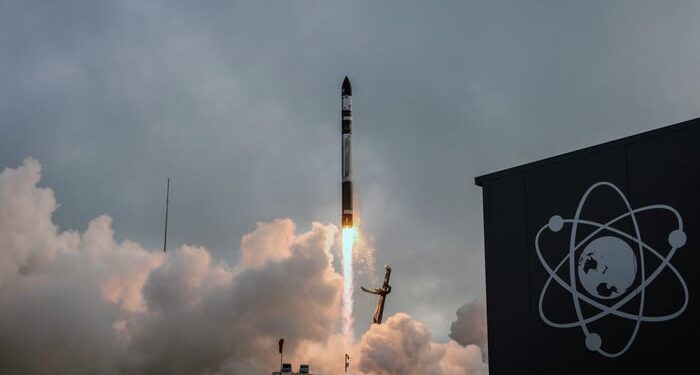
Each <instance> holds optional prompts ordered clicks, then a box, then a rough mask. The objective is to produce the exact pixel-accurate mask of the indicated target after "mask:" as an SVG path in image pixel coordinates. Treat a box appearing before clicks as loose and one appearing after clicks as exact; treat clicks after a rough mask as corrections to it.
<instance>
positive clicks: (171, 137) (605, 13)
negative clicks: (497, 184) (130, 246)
mask: <svg viewBox="0 0 700 375" xmlns="http://www.w3.org/2000/svg"><path fill="white" fill-rule="evenodd" d="M698 19H700V3H698V2H694V1H687V2H682V1H670V2H669V1H656V2H651V1H636V0H635V1H615V2H610V1H578V2H575V1H507V2H504V1H493V0H489V1H453V2H447V1H445V2H439V3H438V2H432V1H421V2H414V1H315V2H306V1H304V2H301V1H284V2H280V1H278V2H259V1H256V2H246V3H240V2H231V1H206V2H205V1H196V2H192V1H190V2H181V3H179V4H178V3H176V2H173V1H137V0H134V1H110V2H95V1H61V2H34V1H2V2H0V169H2V168H5V167H17V166H19V165H20V164H21V161H22V160H23V159H24V158H25V157H27V156H33V157H35V158H37V159H38V160H39V161H40V162H41V163H42V165H43V177H42V182H41V185H42V186H46V187H50V188H51V189H53V190H54V191H55V194H56V199H57V201H58V202H59V204H60V205H61V206H60V208H59V209H58V210H57V212H56V214H55V217H54V221H55V222H56V223H57V224H58V225H59V226H60V227H61V229H64V230H65V229H71V228H72V229H76V230H80V231H83V230H85V228H86V226H87V223H88V222H89V221H90V220H91V219H93V218H95V217H97V216H98V215H100V214H108V215H109V216H111V217H112V218H113V219H114V224H113V226H114V229H115V235H116V237H117V239H120V240H121V239H126V238H128V239H131V240H134V241H138V242H140V243H142V244H144V245H145V246H147V247H150V248H153V249H156V248H158V247H160V246H161V241H162V226H163V209H164V207H163V205H164V198H165V197H164V194H165V180H166V178H167V177H170V178H172V187H171V207H170V209H171V211H170V213H171V216H170V227H169V231H170V232H169V233H170V237H169V243H170V244H172V245H173V246H178V245H180V244H183V243H187V244H195V245H202V246H205V247H206V248H207V249H209V251H210V252H211V253H212V254H213V256H214V257H215V258H217V259H220V260H226V261H227V262H229V263H233V262H235V260H236V259H237V258H238V249H239V244H240V240H241V236H242V235H244V234H245V233H248V232H250V231H251V230H252V229H254V228H255V225H256V222H259V221H271V220H273V219H276V218H284V217H288V218H291V219H292V220H294V222H295V223H296V224H297V225H298V226H299V228H300V230H304V231H305V230H307V229H308V228H310V226H311V223H312V222H314V221H319V222H322V223H336V224H337V223H338V221H339V218H340V212H339V210H340V170H339V168H340V98H339V91H340V84H341V81H342V79H343V77H344V76H345V75H348V76H349V77H350V79H351V80H352V83H353V94H354V97H353V110H354V115H355V125H354V128H353V132H354V133H353V137H354V138H353V142H354V144H353V147H354V149H353V157H354V160H353V167H354V169H355V170H354V177H355V186H356V187H357V192H358V199H359V200H360V202H359V205H360V208H361V219H362V225H363V230H364V233H365V235H367V236H368V237H370V238H372V239H373V245H374V247H375V248H376V264H377V272H378V273H379V277H381V266H382V265H383V264H385V263H389V264H391V265H392V266H393V268H394V272H393V274H392V285H393V286H394V290H393V292H392V294H391V295H390V296H389V298H388V303H387V310H388V312H387V313H385V316H389V315H392V314H393V313H395V312H399V311H401V312H407V313H409V314H411V315H412V316H414V317H416V318H417V319H418V320H420V321H423V322H424V323H426V324H427V325H428V327H430V329H431V331H432V332H433V334H434V335H435V336H436V337H437V338H446V337H447V334H448V332H449V326H450V322H451V321H453V320H454V318H455V311H456V310H457V308H459V307H460V306H461V305H463V304H464V303H465V302H467V301H469V300H472V299H474V298H478V297H480V296H483V295H484V264H483V259H484V257H483V234H482V230H483V226H482V222H481V221H482V214H481V210H482V207H481V191H480V189H479V188H477V187H475V186H474V182H473V178H474V177H475V176H478V175H481V174H484V173H488V172H492V171H496V170H500V169H503V168H506V167H511V166H515V165H519V164H522V163H525V162H529V161H533V160H537V159H540V158H544V157H548V156H553V155H556V154H559V153H562V152H566V151H570V150H574V149H577V148H581V147H584V146H589V145H594V144H597V143H601V142H604V141H608V140H612V139H616V138H620V137H623V136H627V135H631V134H635V133H638V132H641V131H645V130H650V129H654V128H657V127H661V126H664V125H669V124H673V123H676V122H680V121H683V120H687V119H691V118H695V117H697V116H698V113H700V74H699V73H698V67H700V23H698V22H697V20H698ZM357 299H358V302H357V310H356V317H355V318H356V320H357V321H358V322H359V323H358V325H357V326H358V327H357V329H358V331H359V332H361V331H363V330H364V329H365V328H366V325H363V324H364V322H370V321H371V309H372V306H371V305H372V304H373V303H374V301H375V300H374V299H373V298H370V297H368V296H367V297H365V296H360V295H359V293H358V295H357Z"/></svg>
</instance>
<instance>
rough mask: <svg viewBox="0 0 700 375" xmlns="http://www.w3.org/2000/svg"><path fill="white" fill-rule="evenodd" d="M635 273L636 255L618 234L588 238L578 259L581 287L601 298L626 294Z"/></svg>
mask: <svg viewBox="0 0 700 375" xmlns="http://www.w3.org/2000/svg"><path fill="white" fill-rule="evenodd" d="M636 276H637V258H636V257H635V255H634V251H632V248H631V247H630V245H629V244H628V243H627V242H625V241H623V240H622V239H620V238H618V237H613V236H605V237H599V238H596V239H595V240H593V241H591V242H590V243H589V244H588V246H586V248H585V249H584V250H583V251H582V252H581V255H580V256H579V259H578V277H579V280H580V281H581V285H583V287H584V289H586V291H587V292H588V293H590V294H591V295H593V296H595V297H597V298H601V299H612V298H617V297H620V296H622V295H624V294H625V292H627V289H629V287H630V286H632V283H634V279H635V277H636Z"/></svg>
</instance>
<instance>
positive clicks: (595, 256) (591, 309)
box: [477, 120, 700, 375]
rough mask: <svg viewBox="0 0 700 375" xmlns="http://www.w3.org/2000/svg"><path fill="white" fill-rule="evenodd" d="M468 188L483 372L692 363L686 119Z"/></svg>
mask: <svg viewBox="0 0 700 375" xmlns="http://www.w3.org/2000/svg"><path fill="white" fill-rule="evenodd" d="M477 183H478V184H480V185H481V186H482V187H483V202H484V230H485V245H486V249H485V251H486V254H485V255H486V256H485V259H486V289H487V310H488V333H489V369H490V373H491V374H492V375H494V374H495V375H504V374H537V375H547V374H608V373H610V374H628V373H635V374H658V373H674V372H676V371H677V373H681V372H680V369H683V368H696V367H697V366H696V362H697V360H696V358H695V357H694V355H695V353H696V352H697V351H698V350H697V349H698V348H700V344H699V343H700V323H699V322H700V308H699V302H698V296H700V294H699V293H698V291H699V290H700V285H699V284H698V276H697V274H698V272H697V271H696V269H697V268H698V266H700V121H699V120H693V121H690V122H687V123H684V124H679V125H675V126H671V127H667V128H663V129H660V130H657V131H653V132H649V133H647V134H642V135H639V136H634V137H630V138H628V139H624V140H620V141H616V142H612V143H610V144H606V145H602V146H599V147H593V148H590V149H586V150H581V151H578V152H575V153H572V154H567V155H563V156H560V157H556V158H552V159H549V160H545V161H542V162H537V163H533V164H531V165H526V166H522V167H518V168H514V169H511V170H508V171H504V172H501V173H496V174H493V175H489V176H484V177H481V178H479V179H477ZM577 211H578V212H579V215H578V218H577V215H576V213H577ZM676 213H678V215H679V217H677V216H676ZM557 216H559V217H561V219H562V222H561V225H558V224H559V223H558V219H557V218H556V217H557ZM553 217H555V218H554V219H552V218H553ZM614 219H617V220H616V221H614ZM550 220H552V221H551V223H552V224H553V225H552V226H550V224H549V223H550ZM574 224H576V225H574ZM606 225H607V226H606ZM681 226H682V232H683V233H684V234H685V242H684V243H683V235H682V234H680V232H675V234H674V235H673V236H671V237H672V239H671V240H669V236H670V234H671V233H672V232H674V230H679V229H680V228H681ZM559 227H560V228H559ZM574 227H575V234H574V235H572V233H573V232H574ZM553 229H556V231H555V230H553ZM538 233H539V236H538ZM672 244H675V245H680V244H683V246H675V247H677V249H676V250H674V246H672ZM570 254H571V257H569V256H570ZM569 259H573V261H569ZM559 263H561V264H562V265H561V267H560V268H559V269H557V266H558V265H559ZM547 266H548V267H550V270H547V268H546V267H547ZM555 270H556V272H555ZM643 283H644V284H645V285H642V284H643ZM686 290H687V293H686ZM684 306H685V307H684ZM547 321H549V323H548V322H547ZM582 322H583V323H582ZM584 323H585V324H584ZM567 324H568V326H566V325H567ZM559 325H564V326H565V327H562V326H559ZM589 347H590V348H589ZM683 373H685V372H683Z"/></svg>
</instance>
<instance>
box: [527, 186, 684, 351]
mask: <svg viewBox="0 0 700 375" xmlns="http://www.w3.org/2000/svg"><path fill="white" fill-rule="evenodd" d="M596 189H611V190H612V191H614V192H615V193H616V194H617V195H619V197H620V199H621V200H622V201H623V202H624V204H625V207H626V208H627V212H625V213H623V214H621V215H620V216H617V217H615V218H613V219H612V220H610V221H608V222H607V223H597V222H594V221H589V220H584V219H582V218H581V211H582V210H583V208H584V206H585V205H586V201H587V200H588V198H589V196H590V195H591V193H592V192H593V191H595V190H596ZM659 210H662V211H667V212H670V213H672V214H673V215H674V217H675V219H676V224H677V225H676V226H675V228H676V229H674V230H672V231H671V232H670V233H669V235H668V246H670V250H669V251H668V252H667V253H666V255H665V256H664V255H661V254H660V253H659V252H658V251H657V250H655V249H654V248H653V247H652V246H650V245H649V244H647V243H645V242H644V240H643V239H642V234H641V232H640V228H639V224H638V221H637V216H638V215H640V214H642V213H644V214H649V213H653V212H655V211H659ZM622 220H631V222H632V226H633V228H634V231H633V232H632V233H626V232H624V231H622V230H620V229H617V228H615V227H613V225H615V224H616V223H620V222H621V221H622ZM568 226H570V227H571V234H570V237H569V249H568V254H567V255H566V256H565V257H564V259H562V260H561V261H560V262H559V263H558V264H556V265H554V266H552V265H550V264H549V263H548V262H547V261H546V260H545V259H544V257H543V256H542V249H541V247H540V237H541V235H542V233H543V232H545V231H550V232H559V231H561V230H562V229H564V228H565V227H568ZM584 227H587V229H590V230H592V233H590V234H589V235H587V236H586V237H585V238H583V239H581V240H580V241H577V238H576V234H577V231H579V229H581V228H584ZM685 242H686V235H685V232H684V231H683V219H682V218H681V216H680V214H679V213H678V211H676V210H675V209H674V208H673V207H670V206H667V205H662V204H657V205H651V206H646V207H640V208H635V209H632V206H630V203H629V201H628V200H627V198H626V197H625V195H624V194H623V193H622V191H621V190H620V189H618V187H617V186H615V185H613V184H611V183H609V182H598V183H595V184H593V185H592V186H591V187H589V188H588V190H586V192H585V193H584V194H583V196H582V197H581V200H580V201H579V203H578V207H577V208H576V215H575V216H574V218H573V219H563V218H562V217H561V216H559V215H554V216H552V217H551V218H550V219H549V222H548V223H547V224H545V225H544V226H542V228H540V229H539V231H538V232H537V235H536V237H535V250H536V251H537V256H538V257H539V259H540V262H541V263H542V266H543V267H544V268H545V270H546V271H547V273H548V274H549V278H548V279H547V281H546V282H545V284H544V286H543V288H542V292H541V293H540V300H539V310H540V317H541V318H542V320H543V321H544V322H545V323H546V324H548V325H549V326H551V327H554V328H574V327H580V328H581V331H582V332H583V335H584V337H585V345H586V347H587V348H588V349H589V350H591V351H594V352H598V353H600V354H601V355H603V356H606V357H610V358H614V357H618V356H620V355H622V354H624V353H625V352H626V351H627V350H628V349H629V348H630V346H632V343H633V342H634V340H635V338H636V337H637V333H638V332H639V328H640V326H641V324H642V322H644V323H653V322H663V321H668V320H671V319H674V318H676V317H678V316H679V315H681V314H682V313H683V311H685V309H686V307H687V305H688V287H687V285H686V283H685V280H683V277H682V276H681V274H680V273H679V272H678V270H677V269H676V268H675V267H674V266H673V265H672V264H671V259H672V258H673V256H674V254H675V253H676V250H677V249H678V248H680V247H683V246H684V245H685ZM577 255H578V256H577ZM647 257H654V258H656V259H657V260H658V261H660V264H659V265H658V266H657V267H656V268H655V269H653V270H652V269H646V268H645V258H647ZM562 267H566V268H563V269H562ZM560 269H561V270H562V273H564V274H568V279H569V281H568V282H567V281H565V280H564V279H563V278H562V277H561V276H560V275H559V271H560ZM664 271H666V272H672V273H673V275H675V279H677V281H678V284H680V287H681V288H682V289H683V293H684V302H683V304H682V306H680V307H678V308H677V309H676V310H675V311H674V312H672V313H669V314H666V315H655V316H650V315H645V313H644V306H645V303H647V302H648V301H647V297H648V296H647V295H646V289H647V287H648V286H649V285H651V284H652V283H653V282H654V280H655V279H656V278H657V277H658V276H659V275H660V274H661V273H662V272H664ZM635 280H638V282H637V284H636V285H637V286H636V287H633V285H635ZM552 282H556V284H558V285H559V286H560V287H562V288H564V290H565V291H566V292H568V293H570V294H571V298H572V301H573V305H574V310H575V311H576V316H577V317H578V320H577V321H572V322H563V323H562V322H554V321H553V320H551V319H550V318H549V317H548V316H547V314H546V313H545V311H544V309H543V302H544V300H545V298H546V296H547V291H548V290H549V289H550V286H553V285H552ZM580 287H582V288H583V290H584V291H585V292H583V291H581V290H580ZM633 299H634V300H635V302H636V301H638V304H637V303H631V301H632V300H633ZM627 305H634V306H633V307H632V308H630V307H629V306H627ZM583 306H585V307H586V308H585V309H582V307H583ZM584 311H586V312H589V313H588V314H587V315H585V316H584ZM590 311H593V312H592V313H590ZM611 315H612V316H616V317H619V318H622V319H626V320H628V321H631V322H633V324H634V329H633V330H632V333H631V335H630V336H629V338H628V339H627V341H626V344H625V345H624V346H623V347H621V348H619V350H616V351H610V350H609V349H607V350H605V349H603V337H604V335H602V334H603V332H592V330H591V328H590V325H591V324H592V323H594V322H596V321H598V320H600V319H603V318H605V317H608V316H611ZM601 335H602V336H601Z"/></svg>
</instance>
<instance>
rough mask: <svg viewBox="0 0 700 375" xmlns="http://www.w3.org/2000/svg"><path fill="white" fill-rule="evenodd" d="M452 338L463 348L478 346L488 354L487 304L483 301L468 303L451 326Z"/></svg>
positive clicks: (461, 308)
mask: <svg viewBox="0 0 700 375" xmlns="http://www.w3.org/2000/svg"><path fill="white" fill-rule="evenodd" d="M449 336H450V338H451V339H452V340H455V341H457V342H458V343H459V344H461V345H463V346H467V345H477V346H479V347H481V348H482V350H483V351H484V354H486V347H487V336H486V303H485V302H484V300H483V299H475V300H473V301H471V302H467V303H465V304H464V305H462V307H460V308H459V309H458V310H457V320H455V321H454V322H452V325H451V326H450V335H449Z"/></svg>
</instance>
